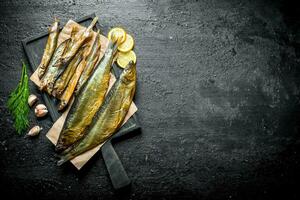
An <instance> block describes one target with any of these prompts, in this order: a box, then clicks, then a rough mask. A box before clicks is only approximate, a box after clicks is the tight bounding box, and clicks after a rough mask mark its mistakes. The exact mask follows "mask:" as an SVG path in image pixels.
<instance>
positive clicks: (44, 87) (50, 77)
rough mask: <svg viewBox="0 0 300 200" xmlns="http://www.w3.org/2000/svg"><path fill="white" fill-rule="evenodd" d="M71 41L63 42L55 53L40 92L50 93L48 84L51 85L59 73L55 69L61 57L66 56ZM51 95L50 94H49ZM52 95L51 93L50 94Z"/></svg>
mask: <svg viewBox="0 0 300 200" xmlns="http://www.w3.org/2000/svg"><path fill="white" fill-rule="evenodd" d="M69 41H70V38H69V39H66V40H65V41H63V42H62V43H61V44H60V45H59V46H58V47H57V48H56V49H55V51H54V54H53V56H52V58H51V61H50V63H49V66H48V69H47V72H46V73H45V75H44V76H43V78H42V79H41V86H40V90H44V91H47V92H48V91H49V89H48V83H50V82H51V81H52V80H53V78H54V76H55V74H56V73H57V71H58V68H57V67H55V63H56V61H57V60H58V59H60V57H61V56H62V55H63V54H64V52H65V50H66V48H67V46H68V43H69ZM48 93H49V92H48ZM49 94H51V92H50V93H49Z"/></svg>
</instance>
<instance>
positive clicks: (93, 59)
mask: <svg viewBox="0 0 300 200" xmlns="http://www.w3.org/2000/svg"><path fill="white" fill-rule="evenodd" d="M100 48H101V42H100V34H99V30H98V31H97V35H96V38H95V40H94V43H93V46H92V49H91V52H90V53H89V55H88V57H87V58H86V59H87V65H86V67H85V68H84V70H83V72H82V74H81V76H80V78H79V80H78V83H77V86H76V89H75V92H76V93H78V91H79V90H80V89H81V87H82V85H83V84H84V83H85V82H86V81H87V79H88V78H89V77H90V75H91V73H92V71H93V69H94V67H95V65H96V63H97V61H98V58H99V56H100V52H101V51H100Z"/></svg>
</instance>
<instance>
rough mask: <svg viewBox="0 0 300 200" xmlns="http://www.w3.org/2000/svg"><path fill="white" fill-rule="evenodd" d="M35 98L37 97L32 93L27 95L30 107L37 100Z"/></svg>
mask: <svg viewBox="0 0 300 200" xmlns="http://www.w3.org/2000/svg"><path fill="white" fill-rule="evenodd" d="M37 100H38V98H37V96H36V95H34V94H31V95H29V97H28V105H29V106H30V107H31V106H33V105H34V104H35V103H36V102H37Z"/></svg>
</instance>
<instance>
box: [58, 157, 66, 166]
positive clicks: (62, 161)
mask: <svg viewBox="0 0 300 200" xmlns="http://www.w3.org/2000/svg"><path fill="white" fill-rule="evenodd" d="M67 161H69V159H68V158H67V157H65V156H64V157H61V158H60V160H59V161H57V166H61V165H62V164H64V163H66V162H67Z"/></svg>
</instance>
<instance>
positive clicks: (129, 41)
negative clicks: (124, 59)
mask: <svg viewBox="0 0 300 200" xmlns="http://www.w3.org/2000/svg"><path fill="white" fill-rule="evenodd" d="M133 45H134V40H133V37H132V36H131V35H129V34H126V40H125V41H124V42H123V43H122V44H120V45H119V47H118V50H119V51H121V52H128V51H130V50H132V49H133Z"/></svg>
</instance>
